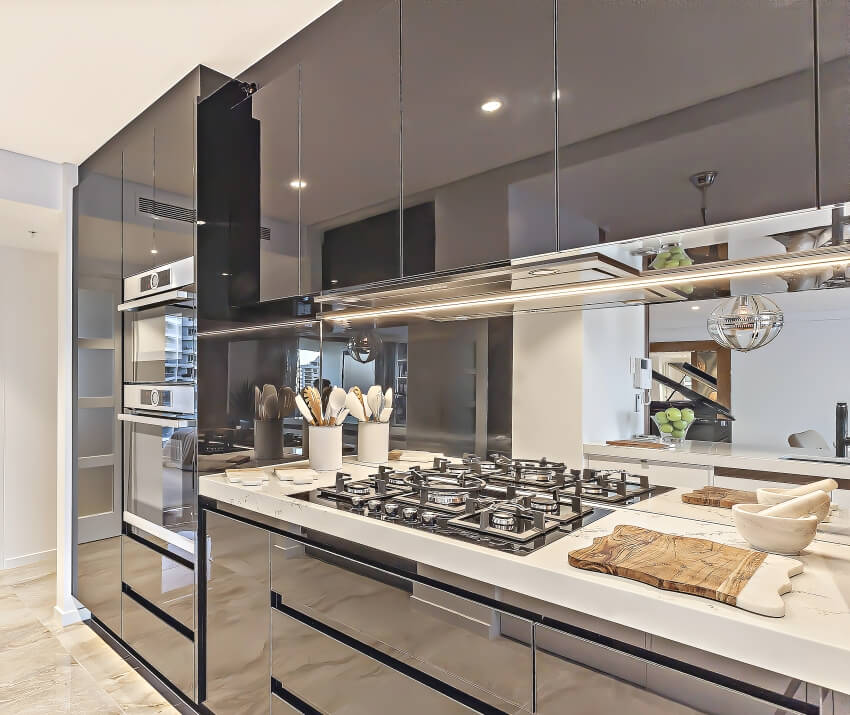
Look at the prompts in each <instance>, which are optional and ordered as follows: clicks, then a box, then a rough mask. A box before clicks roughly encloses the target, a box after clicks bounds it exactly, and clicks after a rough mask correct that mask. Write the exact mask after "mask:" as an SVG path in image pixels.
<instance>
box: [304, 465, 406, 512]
mask: <svg viewBox="0 0 850 715" xmlns="http://www.w3.org/2000/svg"><path fill="white" fill-rule="evenodd" d="M317 491H318V493H319V495H321V496H322V497H325V498H326V499H331V500H333V501H343V502H347V503H349V504H353V505H355V506H359V505H360V504H364V503H366V502H368V501H370V500H372V501H374V500H377V501H381V500H383V499H389V498H390V497H396V496H399V495H400V494H404V493H405V492H406V491H410V489H401V488H399V487H396V486H392V485H390V484H389V483H388V482H387V481H386V480H383V479H380V478H378V479H373V478H369V479H359V480H357V481H351V477H350V476H349V475H348V474H344V473H343V472H337V475H336V483H335V484H334V486H332V487H324V488H322V489H319V490H317Z"/></svg>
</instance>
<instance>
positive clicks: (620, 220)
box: [557, 0, 817, 249]
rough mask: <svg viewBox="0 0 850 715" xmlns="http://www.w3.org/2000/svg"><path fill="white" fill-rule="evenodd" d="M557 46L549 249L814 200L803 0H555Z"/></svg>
mask: <svg viewBox="0 0 850 715" xmlns="http://www.w3.org/2000/svg"><path fill="white" fill-rule="evenodd" d="M557 46H558V83H559V94H560V99H559V110H558V142H559V150H558V170H559V174H558V176H559V185H558V192H559V207H558V208H559V211H558V213H559V245H560V247H561V248H562V249H563V248H571V247H574V246H585V245H589V244H592V243H596V242H598V241H618V240H621V239H627V238H633V237H637V236H646V235H652V234H656V233H660V232H665V231H676V230H681V229H687V228H692V227H696V226H702V225H703V224H715V223H719V222H724V221H733V220H737V219H744V218H748V217H752V216H761V215H766V214H773V213H778V212H782V211H789V210H793V209H803V208H809V207H812V206H814V205H816V202H817V197H816V172H815V156H816V154H815V150H814V147H815V108H814V72H813V52H812V47H813V33H812V7H811V4H810V3H809V2H747V3H741V2H738V1H737V0H695V1H694V2H686V3H683V2H679V1H678V0H653V2H635V3H628V2H596V1H593V0H587V1H583V2H573V1H572V0H558V34H557ZM708 171H716V172H717V176H716V178H715V180H714V183H713V185H711V186H709V187H708V188H707V190H706V192H705V199H706V203H705V206H703V203H702V199H703V195H702V192H701V191H700V190H699V189H697V188H696V187H695V186H694V184H693V183H692V181H691V178H690V177H692V176H694V175H697V174H700V173H702V172H708ZM703 208H706V211H703Z"/></svg>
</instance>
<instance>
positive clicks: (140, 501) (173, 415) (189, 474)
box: [119, 258, 197, 554]
mask: <svg viewBox="0 0 850 715" xmlns="http://www.w3.org/2000/svg"><path fill="white" fill-rule="evenodd" d="M194 281H195V278H194V260H193V259H192V258H186V259H183V260H180V261H177V262H175V263H172V264H168V265H165V266H159V267H158V268H154V269H153V270H151V271H147V272H145V273H142V274H138V275H135V276H130V277H128V278H125V279H124V299H125V302H123V303H122V304H121V305H120V306H119V310H121V311H122V312H123V313H124V389H123V398H124V409H123V410H122V413H121V414H120V415H119V419H120V420H121V421H122V422H123V441H124V523H125V530H127V531H129V532H131V533H136V534H137V535H138V536H140V537H142V538H145V537H148V538H150V539H151V540H153V541H156V542H157V543H159V542H165V543H168V544H170V545H172V546H174V547H177V548H178V549H180V550H181V551H182V552H188V553H190V554H193V553H194V543H195V532H196V526H197V519H196V505H197V459H196V452H197V420H196V414H197V394H196V363H195V358H196V345H197V343H196V340H197V336H196V332H197V331H196V326H197V323H196V321H197V317H196V310H195V294H194Z"/></svg>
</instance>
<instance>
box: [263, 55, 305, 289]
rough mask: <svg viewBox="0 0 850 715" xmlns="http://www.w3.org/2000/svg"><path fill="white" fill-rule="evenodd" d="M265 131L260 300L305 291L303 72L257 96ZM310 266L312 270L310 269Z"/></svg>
mask: <svg viewBox="0 0 850 715" xmlns="http://www.w3.org/2000/svg"><path fill="white" fill-rule="evenodd" d="M251 103H252V115H253V117H254V119H255V120H257V123H258V124H259V132H260V300H263V301H265V300H271V299H274V298H282V297H287V296H292V295H299V294H300V293H301V292H302V291H301V282H302V281H300V280H299V278H300V270H301V268H302V266H301V263H300V257H301V255H300V246H299V239H298V200H299V190H298V186H299V184H298V181H299V179H298V176H299V175H298V110H299V106H298V103H299V78H298V68H297V67H293V68H291V69H290V70H289V71H287V72H284V73H283V74H282V75H280V76H279V77H277V78H276V79H275V80H274V81H272V82H269V83H268V84H265V85H263V87H262V88H261V89H260V91H259V92H257V93H256V94H255V95H254V96H253V97H252V98H251ZM305 267H306V268H307V269H308V270H309V266H306V265H305Z"/></svg>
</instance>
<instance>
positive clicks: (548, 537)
mask: <svg viewBox="0 0 850 715" xmlns="http://www.w3.org/2000/svg"><path fill="white" fill-rule="evenodd" d="M496 5H497V7H496V8H495V9H494V5H493V3H492V2H483V0H481V1H479V0H466V1H465V2H463V3H456V4H431V3H420V2H415V1H408V0H404V1H403V2H400V1H399V0H395V1H394V2H386V1H385V0H380V1H379V0H359V1H358V2H348V1H346V2H344V3H342V4H341V5H339V6H337V7H336V8H334V9H333V10H331V11H330V12H328V13H327V14H325V15H323V16H322V17H321V18H319V20H317V21H316V22H314V23H313V24H311V25H309V26H308V27H307V28H305V29H304V30H303V31H302V32H300V33H299V34H297V35H296V36H295V37H293V38H291V39H290V40H288V41H287V42H285V43H284V44H283V45H281V47H279V48H278V49H277V50H275V51H273V52H272V53H271V54H269V55H267V56H266V57H264V58H262V59H261V60H259V61H258V62H257V63H256V64H255V65H253V66H252V67H249V68H248V69H247V70H246V71H245V72H244V73H241V74H240V76H239V77H238V78H235V79H234V78H229V77H226V76H223V75H220V74H219V73H217V72H215V71H213V70H210V69H209V68H206V67H202V66H201V67H199V68H198V69H196V70H194V71H193V72H192V73H190V74H189V75H187V76H186V77H185V78H184V79H183V80H181V81H180V82H179V83H178V84H177V85H175V87H174V88H173V89H172V90H170V91H169V92H168V93H167V94H166V95H165V96H164V97H162V98H161V99H160V100H159V101H158V102H157V103H155V104H154V105H153V106H152V107H151V108H149V109H148V110H146V111H145V112H144V113H142V114H141V115H140V116H139V117H138V118H137V120H135V121H134V122H133V123H132V124H131V125H129V126H128V127H127V128H126V129H125V130H122V132H121V133H119V135H117V136H116V137H114V138H113V139H112V140H110V142H108V143H107V144H106V145H104V147H103V148H102V149H100V150H99V151H98V152H96V153H95V154H94V155H93V156H92V157H91V158H90V159H89V160H87V162H85V163H84V164H83V165H82V166H81V169H80V184H79V187H78V189H77V200H78V211H77V237H76V240H77V255H78V261H77V263H76V279H77V285H78V286H79V289H80V290H83V289H85V290H86V291H89V293H87V294H86V295H87V300H88V301H89V302H87V303H85V304H84V303H83V301H82V300H80V299H79V298H78V300H77V309H78V310H79V311H82V310H83V309H84V308H85V307H88V308H89V309H90V310H91V311H92V312H91V314H89V315H83V313H82V312H80V313H79V317H80V320H79V326H89V325H91V324H93V323H94V321H95V320H100V321H102V323H103V325H102V326H101V328H102V330H101V331H100V332H99V333H98V335H100V334H101V333H103V334H107V333H108V334H109V335H112V336H113V340H112V341H111V342H110V345H109V349H108V351H107V350H106V346H103V349H104V351H105V352H108V353H109V355H108V357H109V359H110V360H111V361H112V363H113V366H114V367H113V371H112V385H111V386H110V389H111V392H112V395H113V396H120V398H119V399H115V400H113V402H111V403H110V405H109V406H105V405H101V404H100V403H98V406H97V407H94V406H91V407H87V406H84V405H82V404H81V405H80V406H79V408H78V411H77V415H78V416H77V423H76V428H75V429H76V439H77V443H78V445H79V448H78V452H77V454H78V458H79V462H78V465H77V466H78V470H77V475H76V484H77V486H76V489H77V493H78V494H88V493H90V492H91V489H90V486H91V482H88V480H99V483H101V484H102V483H103V482H107V483H108V486H109V487H111V489H112V493H113V494H115V495H118V496H119V497H120V503H119V504H118V506H117V507H114V508H112V509H110V510H107V511H105V512H104V511H102V510H101V511H94V510H90V509H86V508H85V507H86V505H85V504H82V503H78V514H77V522H78V524H77V536H76V587H75V596H76V598H77V599H78V600H79V601H80V603H81V604H82V605H83V606H84V607H85V608H86V609H88V610H89V611H90V613H91V616H92V618H91V624H92V627H93V628H94V629H96V630H97V632H98V633H99V634H101V635H102V636H103V637H104V638H106V639H107V640H111V641H113V642H114V643H116V645H118V646H120V647H122V648H127V649H128V650H129V652H130V653H131V655H132V656H133V657H134V658H137V659H138V662H139V663H140V664H141V667H143V668H144V669H146V672H147V673H148V674H149V676H150V678H151V679H152V680H154V681H157V682H159V683H160V685H161V687H163V688H165V689H167V690H170V691H171V692H172V693H173V695H174V701H175V703H176V705H177V706H179V707H181V708H184V709H188V710H189V711H199V712H215V713H227V712H245V713H260V712H275V713H277V712H306V713H311V712H379V711H389V712H392V711H398V710H399V709H401V707H404V709H407V710H411V711H413V712H425V711H429V712H433V711H436V712H443V711H445V712H456V711H457V712H532V713H533V712H539V713H546V712H561V711H564V710H568V709H570V708H574V709H575V710H576V711H577V712H588V713H596V712H599V713H603V712H610V711H612V710H613V709H614V708H617V707H623V705H625V706H626V707H630V708H632V709H634V710H635V711H636V712H647V713H649V712H671V713H674V712H675V713H678V712H682V713H685V712H716V713H756V712H789V713H791V712H794V713H846V712H850V696H848V693H850V676H848V674H847V673H848V669H847V667H846V664H847V662H848V650H850V645H849V644H850V621H849V620H848V619H850V606H848V597H850V595H848V592H847V587H848V586H847V584H848V583H850V580H848V574H850V517H848V513H847V509H848V508H850V500H849V499H848V497H847V493H848V492H847V490H848V487H850V477H848V472H847V471H846V470H848V469H850V468H848V466H847V461H846V458H845V457H844V451H843V450H844V442H843V441H842V439H839V438H838V437H839V435H838V432H841V429H842V425H844V426H846V406H845V408H844V409H845V411H844V413H843V414H844V418H842V417H841V415H842V409H841V408H840V407H837V405H839V404H842V403H847V402H850V399H848V395H847V394H846V392H845V391H844V389H843V387H842V384H841V381H840V379H836V378H837V376H838V375H840V374H842V371H841V369H840V368H841V367H842V365H843V363H842V361H841V358H842V357H843V356H844V354H846V351H844V350H843V346H842V340H843V333H844V331H843V330H842V327H843V325H842V323H841V321H843V320H846V316H845V311H846V309H845V308H844V305H843V303H844V301H843V300H842V299H843V296H844V294H843V290H842V289H843V288H844V287H845V286H846V275H845V271H846V269H847V266H848V264H850V257H848V249H847V245H848V244H847V237H848V235H850V233H848V232H850V228H848V227H847V222H848V220H847V218H846V212H847V209H848V206H847V204H846V203H845V202H847V201H848V199H850V197H848V196H847V187H848V186H850V176H848V167H850V161H849V160H848V159H850V151H848V147H850V132H848V130H847V127H846V122H845V121H844V120H845V118H846V117H845V112H844V108H845V107H846V102H847V99H848V87H847V86H846V83H843V82H842V81H841V76H842V74H841V73H842V71H843V70H842V68H843V67H844V66H845V65H846V63H847V61H848V59H847V58H848V57H850V46H848V45H847V40H846V37H845V35H844V34H842V33H840V32H838V31H837V30H836V28H838V27H840V26H841V23H842V22H844V23H845V24H846V22H847V21H848V18H850V9H848V7H847V5H846V3H841V2H832V1H831V0H817V1H816V2H792V3H785V4H781V5H778V4H773V3H754V4H752V5H748V6H746V7H743V8H742V7H739V6H738V5H737V4H726V3H721V4H710V3H695V4H694V5H693V7H688V8H687V9H686V8H683V7H680V6H679V5H678V4H676V3H659V4H658V7H657V8H654V9H653V10H651V11H650V10H648V9H646V8H641V7H639V6H637V5H635V6H632V5H619V4H611V3H587V4H585V5H581V6H576V5H573V4H571V3H567V2H562V1H561V0H558V1H556V2H548V1H547V2H544V1H543V0H539V1H538V0H534V1H533V2H527V3H523V4H522V6H521V7H520V6H519V5H518V4H517V3H515V2H510V1H508V0H504V1H503V0H499V2H498V3H496ZM733 13H734V19H735V21H734V22H730V18H731V17H732V15H733ZM756 33H757V34H758V35H759V37H761V38H764V42H759V43H758V46H757V47H756V48H754V47H753V43H752V41H751V38H752V36H753V35H754V34H756ZM638 38H641V39H638ZM553 39H554V42H553V41H552V40H553ZM715 46H722V47H723V48H724V52H722V53H714V52H712V48H714V47H715ZM506 47H512V48H515V51H512V52H510V53H506V52H505V51H504V48H506ZM603 47H607V48H610V47H616V48H617V50H616V52H608V51H603V49H602V48H603ZM780 47H781V48H782V49H781V50H780V49H778V48H780ZM709 57H710V58H711V59H710V60H709V59H705V58H709ZM588 67H593V68H594V70H593V73H590V72H588V71H587V68H588ZM402 90H403V91H402ZM614 96H616V97H617V101H616V102H615V101H613V100H612V97H614ZM93 298H97V299H99V301H100V302H98V303H97V306H96V307H97V310H94V309H92V308H91V306H92V300H93ZM90 337H91V336H88V335H86V334H84V333H83V332H81V331H79V330H78V332H77V333H76V338H77V339H78V340H82V339H90ZM85 357H86V356H85V355H84V354H81V355H80V356H79V357H78V360H79V361H82V360H83V359H84V358H85ZM82 367H83V371H84V372H85V367H84V366H82ZM81 374H82V373H81ZM85 374H89V373H85ZM81 394H83V393H81ZM370 415H374V417H372V418H370ZM842 419H843V422H842ZM691 429H693V430H694V431H693V433H691V435H690V436H689V435H688V434H687V432H689V431H690V430H691ZM104 434H109V435H111V440H110V450H111V451H108V452H106V451H104V450H103V449H101V448H98V449H90V448H88V445H89V444H90V443H91V440H92V439H93V438H94V436H97V435H100V436H103V435H104ZM694 435H696V437H695V436H694ZM843 436H844V433H842V434H841V437H842V438H843ZM834 437H835V438H836V441H837V444H835V445H833V438H834ZM824 479H830V480H834V481H832V482H828V483H824V482H823V481H822V480H824ZM87 482H88V483H87ZM809 484H814V485H815V487H814V488H811V489H810V490H808V486H807V485H809ZM799 487H804V488H803V489H802V493H800V494H797V493H793V491H792V493H790V494H787V493H786V492H785V491H784V490H794V489H796V488H799ZM694 495H696V496H694ZM730 500H731V501H730ZM770 500H773V501H770ZM824 500H825V501H824ZM731 502H734V504H733V503H731ZM767 509H778V513H777V514H776V516H771V515H767V516H760V515H759V512H760V511H762V510H767ZM795 510H797V511H798V512H799V513H797V512H795ZM783 514H785V516H783ZM630 545H631V548H630ZM658 549H669V550H670V551H667V552H661V555H660V556H659V555H657V550H658ZM606 550H607V551H606ZM706 550H708V551H710V554H711V555H710V556H709V555H706ZM600 551H601V553H599V552H600ZM665 553H666V555H665ZM670 553H673V554H675V555H676V559H679V561H678V562H676V560H675V559H673V558H672V557H670ZM630 554H632V555H633V556H634V557H635V558H636V560H637V563H629V558H630ZM653 554H656V556H653ZM619 560H623V563H620V562H619ZM673 566H676V567H678V570H674V569H673ZM747 569H749V571H747ZM742 572H745V577H742V576H741V573H742ZM700 596H702V598H700ZM399 703H404V705H403V706H400V705H399Z"/></svg>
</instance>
